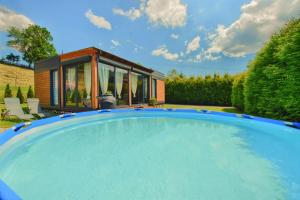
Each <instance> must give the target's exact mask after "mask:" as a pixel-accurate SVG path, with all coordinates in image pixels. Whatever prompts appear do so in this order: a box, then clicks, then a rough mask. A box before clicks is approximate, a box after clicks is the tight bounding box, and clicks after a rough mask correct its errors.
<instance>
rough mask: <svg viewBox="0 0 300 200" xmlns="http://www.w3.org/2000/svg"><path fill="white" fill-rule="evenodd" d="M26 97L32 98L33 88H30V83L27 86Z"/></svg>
mask: <svg viewBox="0 0 300 200" xmlns="http://www.w3.org/2000/svg"><path fill="white" fill-rule="evenodd" d="M27 98H34V93H33V90H32V88H31V85H30V86H29V88H28V92H27Z"/></svg>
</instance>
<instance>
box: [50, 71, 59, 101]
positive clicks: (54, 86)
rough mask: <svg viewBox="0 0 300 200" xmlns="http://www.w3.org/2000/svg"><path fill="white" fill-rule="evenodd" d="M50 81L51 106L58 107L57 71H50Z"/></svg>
mask: <svg viewBox="0 0 300 200" xmlns="http://www.w3.org/2000/svg"><path fill="white" fill-rule="evenodd" d="M50 79H51V83H50V85H51V89H50V93H51V95H50V96H51V106H57V105H58V70H52V71H51V74H50Z"/></svg>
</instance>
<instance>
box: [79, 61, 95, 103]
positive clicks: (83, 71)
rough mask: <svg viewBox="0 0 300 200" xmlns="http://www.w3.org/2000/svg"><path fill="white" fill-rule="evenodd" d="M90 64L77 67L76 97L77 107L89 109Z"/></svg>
mask: <svg viewBox="0 0 300 200" xmlns="http://www.w3.org/2000/svg"><path fill="white" fill-rule="evenodd" d="M91 78H92V77H91V63H84V64H79V65H78V86H77V88H78V96H77V102H78V106H79V107H88V108H89V107H91V95H92V94H91V86H92V80H91Z"/></svg>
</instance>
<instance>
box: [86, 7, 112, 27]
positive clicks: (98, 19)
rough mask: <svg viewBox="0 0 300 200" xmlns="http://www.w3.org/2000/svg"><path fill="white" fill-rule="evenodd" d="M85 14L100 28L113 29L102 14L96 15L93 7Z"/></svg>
mask: <svg viewBox="0 0 300 200" xmlns="http://www.w3.org/2000/svg"><path fill="white" fill-rule="evenodd" d="M85 16H86V17H87V18H88V19H89V21H90V22H91V23H92V24H94V25H95V26H97V27H98V28H104V29H107V30H111V29H112V28H111V24H110V23H109V22H108V21H107V20H106V19H105V18H104V17H101V16H97V15H95V14H94V13H93V12H92V10H91V9H89V10H88V11H87V12H86V13H85Z"/></svg>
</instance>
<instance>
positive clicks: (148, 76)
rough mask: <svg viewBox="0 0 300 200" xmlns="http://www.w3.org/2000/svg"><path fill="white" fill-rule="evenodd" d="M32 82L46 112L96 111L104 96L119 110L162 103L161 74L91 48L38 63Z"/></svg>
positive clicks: (163, 92) (163, 97)
mask: <svg viewBox="0 0 300 200" xmlns="http://www.w3.org/2000/svg"><path fill="white" fill-rule="evenodd" d="M34 81H35V94H36V97H37V98H39V99H40V104H41V105H42V107H45V108H53V109H60V110H68V111H76V110H84V109H98V108H99V102H98V101H99V98H98V97H99V96H101V95H103V94H107V93H110V94H112V95H113V96H114V97H115V98H116V100H117V106H119V107H123V106H124V107H126V106H134V105H141V104H147V103H148V101H149V99H151V98H156V99H157V102H158V103H160V104H163V103H164V102H165V84H164V75H163V74H162V73H160V72H158V71H155V70H153V69H150V68H146V67H144V66H142V65H140V64H137V63H134V62H131V61H129V60H126V59H124V58H121V57H118V56H116V55H113V54H111V53H109V52H106V51H103V50H101V49H98V48H94V47H90V48H86V49H81V50H78V51H73V52H69V53H64V54H61V55H58V56H55V57H52V58H49V59H45V60H41V61H39V62H37V63H36V64H35V71H34Z"/></svg>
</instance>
